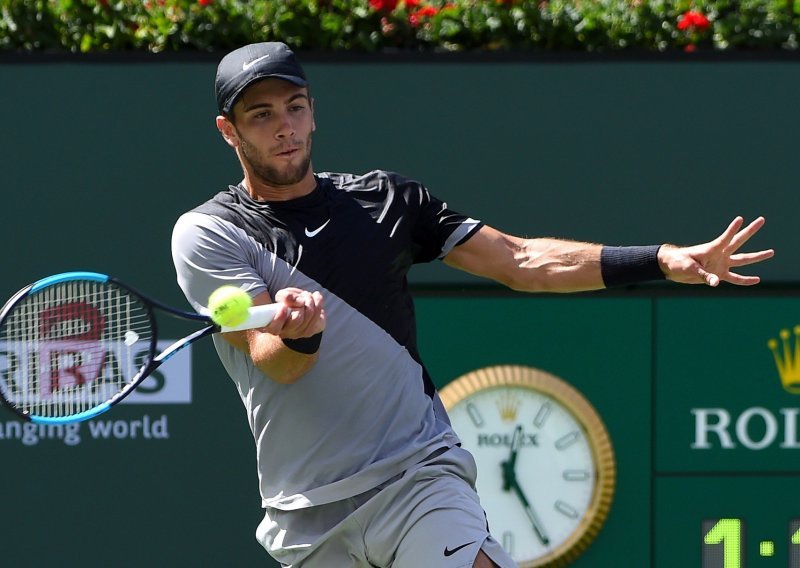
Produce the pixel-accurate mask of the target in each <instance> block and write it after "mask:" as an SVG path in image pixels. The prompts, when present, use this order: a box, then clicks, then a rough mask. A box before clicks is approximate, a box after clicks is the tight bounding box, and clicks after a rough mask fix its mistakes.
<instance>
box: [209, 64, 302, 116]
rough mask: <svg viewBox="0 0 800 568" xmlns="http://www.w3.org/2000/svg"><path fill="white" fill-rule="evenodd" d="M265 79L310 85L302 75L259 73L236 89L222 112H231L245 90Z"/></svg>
mask: <svg viewBox="0 0 800 568" xmlns="http://www.w3.org/2000/svg"><path fill="white" fill-rule="evenodd" d="M263 79H282V80H283V81H288V82H289V83H292V84H293V85H297V86H298V87H307V86H308V81H306V80H305V79H303V78H302V77H297V76H296V75H283V74H281V73H267V74H264V75H258V76H256V77H253V78H252V79H250V80H249V81H247V82H246V83H245V84H243V85H242V86H241V87H239V89H238V90H236V91H235V92H234V93H233V94H231V96H230V98H229V100H228V102H226V103H225V106H224V107H223V108H222V109H221V110H222V112H224V113H226V114H228V113H230V112H231V109H232V108H233V105H235V104H236V101H237V100H238V99H239V97H240V96H242V93H243V92H244V90H245V89H246V88H247V87H249V86H250V85H252V84H253V83H257V82H258V81H261V80H263Z"/></svg>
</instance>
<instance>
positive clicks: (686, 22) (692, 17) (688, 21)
mask: <svg viewBox="0 0 800 568" xmlns="http://www.w3.org/2000/svg"><path fill="white" fill-rule="evenodd" d="M710 25H711V22H709V21H708V18H706V17H705V15H704V14H703V13H702V12H698V11H696V10H689V11H688V12H684V13H683V15H682V16H681V18H680V20H678V29H679V30H698V31H701V32H702V31H705V30H707V29H708V26H710Z"/></svg>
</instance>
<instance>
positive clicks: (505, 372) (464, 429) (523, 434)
mask: <svg viewBox="0 0 800 568" xmlns="http://www.w3.org/2000/svg"><path fill="white" fill-rule="evenodd" d="M440 394H441V398H442V402H443V403H444V405H445V407H446V408H447V410H448V413H449V415H450V420H451V422H452V424H453V428H454V429H455V431H456V433H457V434H458V435H459V437H460V438H461V441H462V444H463V446H464V448H466V449H468V450H469V451H470V452H471V453H472V455H473V456H474V457H475V461H476V462H477V464H478V480H477V488H478V494H479V495H480V498H481V503H482V504H483V508H484V510H485V511H486V516H487V519H488V521H489V528H490V530H491V532H492V535H493V536H494V537H495V538H496V539H497V540H499V541H500V542H501V544H502V545H503V547H504V548H505V549H506V551H507V552H508V553H509V554H510V555H511V556H512V557H513V558H514V560H515V561H516V562H517V563H518V564H519V565H520V567H521V568H534V567H540V566H548V567H551V566H563V565H565V564H567V563H568V562H570V561H572V560H574V559H575V558H576V557H577V556H578V555H580V554H581V553H582V552H583V551H584V550H585V549H586V547H588V546H589V544H590V543H591V542H592V540H593V539H594V538H595V536H596V535H597V533H598V532H599V531H600V528H601V527H602V525H603V523H604V521H605V519H606V516H607V514H608V511H609V509H610V507H611V500H612V497H613V494H614V485H615V480H616V467H615V463H614V452H613V449H612V447H611V441H610V439H609V436H608V433H607V432H606V429H605V426H604V425H603V422H602V421H601V420H600V417H599V416H598V415H597V412H596V411H595V410H594V408H593V407H592V405H591V404H590V403H589V402H588V401H587V400H586V399H585V398H584V397H583V396H582V395H581V394H580V393H579V392H578V391H577V390H575V389H574V388H573V387H571V386H570V385H568V384H567V383H566V382H564V381H563V380H561V379H559V378H558V377H555V376H554V375H551V374H549V373H546V372H544V371H541V370H538V369H534V368H531V367H522V366H511V365H504V366H495V367H487V368H484V369H479V370H476V371H473V372H471V373H468V374H466V375H464V376H462V377H459V378H458V379H456V380H454V381H453V382H451V383H450V384H448V385H447V386H445V388H443V389H442V391H441V393H440Z"/></svg>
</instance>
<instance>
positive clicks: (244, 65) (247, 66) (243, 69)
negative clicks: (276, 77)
mask: <svg viewBox="0 0 800 568" xmlns="http://www.w3.org/2000/svg"><path fill="white" fill-rule="evenodd" d="M267 57H269V53H267V54H266V55H262V56H261V57H256V58H255V59H253V60H252V61H248V62H246V63H242V71H247V70H248V69H250V68H251V67H252V66H253V65H255V64H256V63H258V62H259V61H261V60H262V59H266V58H267Z"/></svg>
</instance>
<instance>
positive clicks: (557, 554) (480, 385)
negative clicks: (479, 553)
mask: <svg viewBox="0 0 800 568" xmlns="http://www.w3.org/2000/svg"><path fill="white" fill-rule="evenodd" d="M502 387H518V388H520V387H521V388H528V389H532V390H535V391H538V392H540V393H542V394H544V395H545V396H548V397H550V398H552V399H554V400H555V401H556V402H558V403H559V404H560V405H562V406H563V407H564V408H566V409H567V410H568V411H569V412H571V413H572V415H573V416H574V417H575V419H576V421H577V422H578V423H579V424H580V425H581V426H582V427H583V429H584V431H585V433H586V439H587V440H588V442H589V447H590V448H591V451H592V455H593V457H594V460H595V464H596V472H597V473H596V480H595V486H594V491H593V493H592V500H591V503H590V504H589V508H588V509H587V511H586V513H585V514H584V516H583V518H582V519H581V522H580V524H579V525H578V527H577V528H576V529H575V531H574V532H573V533H572V534H571V535H570V537H569V538H568V539H567V540H565V541H564V542H563V543H561V544H560V545H559V546H557V547H556V548H554V549H553V550H552V551H551V552H549V553H548V554H546V555H544V556H541V557H539V558H535V559H532V560H524V561H522V562H521V564H520V568H543V567H547V568H555V567H557V566H564V565H566V564H568V563H569V562H572V561H573V560H575V559H576V558H577V557H578V556H580V555H581V554H582V553H583V552H584V551H585V550H586V549H587V548H588V547H589V545H590V544H591V543H592V541H594V539H595V537H596V536H597V534H598V533H599V532H600V529H601V528H602V527H603V524H604V523H605V520H606V518H607V517H608V513H609V511H610V510H611V501H612V499H613V497H614V489H615V486H616V462H615V459H614V450H613V448H612V446H611V438H610V437H609V435H608V431H607V430H606V427H605V425H604V424H603V421H602V420H601V419H600V416H599V414H598V413H597V411H596V410H595V409H594V407H593V406H592V405H591V403H590V402H589V401H588V400H587V399H586V398H585V397H584V396H583V395H582V394H581V393H580V392H578V391H577V390H576V389H575V388H574V387H572V386H571V385H569V384H568V383H566V382H565V381H564V380H562V379H560V378H558V377H556V376H555V375H552V374H550V373H548V372H546V371H542V370H540V369H536V368H533V367H525V366H521V365H496V366H491V367H484V368H482V369H477V370H475V371H471V372H469V373H466V374H465V375H462V376H460V377H458V378H456V379H455V380H453V381H452V382H450V383H449V384H447V385H446V386H445V387H444V388H442V389H441V391H440V392H439V396H440V397H441V399H442V403H443V404H444V406H445V408H446V409H447V410H448V411H449V410H450V409H452V408H453V407H455V406H456V405H457V404H458V403H459V402H461V401H462V400H464V399H466V398H468V397H470V396H472V395H473V394H475V393H477V392H479V391H484V390H487V389H496V388H502ZM456 433H458V432H456Z"/></svg>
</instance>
